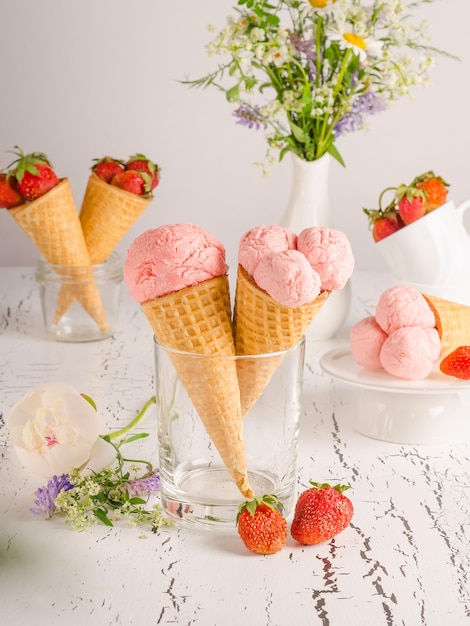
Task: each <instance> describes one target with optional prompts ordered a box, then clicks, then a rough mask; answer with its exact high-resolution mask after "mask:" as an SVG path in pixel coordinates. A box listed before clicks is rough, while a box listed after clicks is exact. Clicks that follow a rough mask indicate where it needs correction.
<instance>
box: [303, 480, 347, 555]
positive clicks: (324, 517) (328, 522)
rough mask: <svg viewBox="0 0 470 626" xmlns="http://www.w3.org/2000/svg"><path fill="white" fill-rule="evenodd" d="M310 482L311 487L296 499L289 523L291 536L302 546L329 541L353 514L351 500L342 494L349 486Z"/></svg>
mask: <svg viewBox="0 0 470 626" xmlns="http://www.w3.org/2000/svg"><path fill="white" fill-rule="evenodd" d="M310 483H311V485H312V488H311V489H307V490H306V491H304V492H303V493H302V494H301V495H300V497H299V499H298V500H297V504H296V506H295V514H294V519H293V521H292V526H291V535H292V537H293V538H294V539H295V540H296V541H298V542H299V543H303V544H305V545H313V544H317V543H322V542H323V541H328V540H329V539H331V538H332V537H334V536H335V535H337V534H338V533H340V532H341V531H342V530H344V529H345V528H346V527H347V526H349V523H350V521H351V519H352V516H353V513H354V509H353V505H352V502H351V500H349V498H347V497H346V496H345V495H343V491H345V490H346V489H349V487H348V486H345V485H336V486H335V487H331V486H330V485H328V484H319V483H314V482H312V481H310Z"/></svg>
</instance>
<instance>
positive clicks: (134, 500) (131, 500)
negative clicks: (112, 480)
mask: <svg viewBox="0 0 470 626" xmlns="http://www.w3.org/2000/svg"><path fill="white" fill-rule="evenodd" d="M129 503H130V504H146V503H147V501H146V500H143V499H142V498H138V497H137V496H136V497H134V498H129Z"/></svg>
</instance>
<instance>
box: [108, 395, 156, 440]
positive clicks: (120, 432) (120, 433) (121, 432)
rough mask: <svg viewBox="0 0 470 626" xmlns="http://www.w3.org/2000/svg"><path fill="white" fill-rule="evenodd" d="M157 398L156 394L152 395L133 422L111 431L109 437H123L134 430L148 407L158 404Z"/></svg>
mask: <svg viewBox="0 0 470 626" xmlns="http://www.w3.org/2000/svg"><path fill="white" fill-rule="evenodd" d="M156 402H157V399H156V397H155V396H152V397H151V398H150V400H147V402H146V403H145V405H144V407H143V408H142V409H141V410H140V411H139V412H138V413H137V415H136V416H135V417H134V419H133V420H132V422H130V423H129V424H128V425H127V426H124V428H121V430H117V431H116V432H114V433H111V434H110V435H108V437H109V438H110V439H116V438H117V437H122V436H123V435H125V434H126V433H128V432H129V431H130V430H132V428H134V427H135V426H137V424H138V423H139V422H140V420H141V419H142V418H143V417H144V415H145V413H146V411H147V409H148V408H149V407H150V406H151V405H152V404H156Z"/></svg>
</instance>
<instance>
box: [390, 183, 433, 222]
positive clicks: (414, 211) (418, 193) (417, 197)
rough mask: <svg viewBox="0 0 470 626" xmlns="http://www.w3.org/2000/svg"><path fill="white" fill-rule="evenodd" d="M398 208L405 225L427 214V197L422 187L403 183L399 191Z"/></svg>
mask: <svg viewBox="0 0 470 626" xmlns="http://www.w3.org/2000/svg"><path fill="white" fill-rule="evenodd" d="M397 209H398V213H399V215H400V217H401V219H402V220H403V223H404V224H405V225H408V224H411V223H412V222H415V221H416V220H419V219H420V218H421V217H423V215H426V211H427V205H426V197H425V195H424V191H423V190H422V189H417V188H416V187H413V186H410V187H407V186H406V185H401V186H400V187H399V188H398V191H397Z"/></svg>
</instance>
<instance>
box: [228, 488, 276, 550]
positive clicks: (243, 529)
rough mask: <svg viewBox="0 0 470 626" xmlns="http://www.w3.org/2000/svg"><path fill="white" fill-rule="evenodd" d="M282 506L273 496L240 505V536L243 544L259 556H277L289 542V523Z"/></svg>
mask: <svg viewBox="0 0 470 626" xmlns="http://www.w3.org/2000/svg"><path fill="white" fill-rule="evenodd" d="M280 510H282V504H281V502H280V500H279V499H278V498H277V497H276V496H273V495H264V496H261V497H255V498H254V499H253V500H250V501H248V502H244V503H243V504H241V505H240V508H239V509H238V515H237V524H238V534H239V535H240V537H241V539H242V541H243V543H244V544H245V546H246V547H247V548H248V550H251V552H256V553H257V554H275V553H276V552H279V550H281V549H282V548H283V547H284V546H285V545H286V541H287V534H288V533H287V521H286V519H285V517H283V516H282V514H281V512H280Z"/></svg>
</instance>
